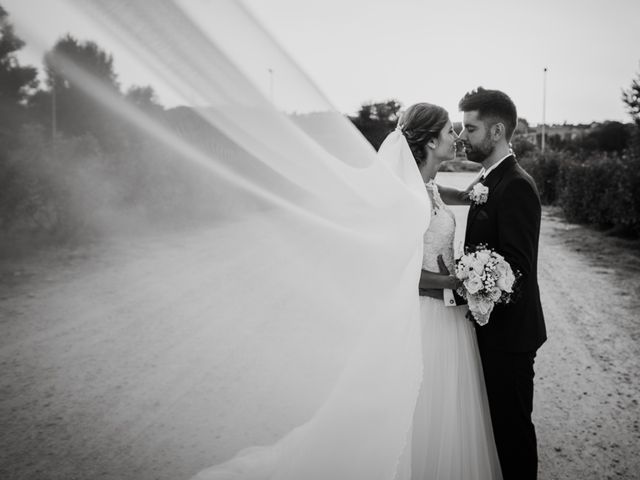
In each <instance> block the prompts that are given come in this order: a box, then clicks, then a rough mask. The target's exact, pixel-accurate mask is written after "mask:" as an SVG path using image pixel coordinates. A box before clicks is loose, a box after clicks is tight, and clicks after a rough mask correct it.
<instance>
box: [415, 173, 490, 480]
mask: <svg viewBox="0 0 640 480" xmlns="http://www.w3.org/2000/svg"><path fill="white" fill-rule="evenodd" d="M426 186H427V190H428V192H429V194H430V196H431V199H432V204H433V211H432V215H431V223H430V225H429V228H428V229H427V231H426V233H425V235H424V254H423V264H422V267H423V268H424V269H425V270H430V271H435V272H437V271H438V264H437V256H438V255H442V256H443V259H444V262H445V264H446V265H447V268H448V269H449V271H453V268H454V252H453V244H454V243H453V241H454V233H455V225H456V224H455V216H454V214H453V212H452V211H451V210H450V209H449V208H447V206H446V205H445V204H444V203H443V201H442V199H441V198H440V195H439V193H438V188H437V186H436V184H435V183H434V182H429V183H428V184H427V185H426ZM466 312H467V307H466V306H464V305H463V306H455V307H447V306H445V305H444V302H443V301H442V300H439V299H434V298H430V297H421V298H420V316H421V332H422V355H423V365H424V371H423V382H422V386H421V389H420V394H419V397H418V402H417V405H416V410H415V413H414V417H413V418H414V420H413V436H412V443H411V448H410V449H407V450H406V451H405V454H404V457H403V468H405V469H406V470H410V472H411V474H410V476H409V475H405V477H406V478H411V479H412V480H448V479H450V480H494V479H500V478H502V475H501V472H500V465H499V462H498V455H497V452H496V447H495V443H494V440H493V431H492V428H491V420H490V416H489V406H488V403H487V394H486V389H485V386H484V380H483V374H482V365H481V363H480V355H479V353H478V345H477V341H476V334H475V331H474V326H473V324H472V323H471V322H470V321H469V320H468V319H467V318H466V317H465V314H466Z"/></svg>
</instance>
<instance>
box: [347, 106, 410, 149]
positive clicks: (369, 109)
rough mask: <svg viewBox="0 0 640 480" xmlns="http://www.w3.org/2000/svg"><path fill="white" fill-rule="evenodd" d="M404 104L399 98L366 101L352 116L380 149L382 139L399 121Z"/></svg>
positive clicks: (374, 146)
mask: <svg viewBox="0 0 640 480" xmlns="http://www.w3.org/2000/svg"><path fill="white" fill-rule="evenodd" d="M401 108H402V104H401V103H400V102H399V101H398V100H393V99H391V100H387V101H385V102H378V103H365V104H363V105H362V107H361V108H360V110H359V111H358V114H357V115H356V116H355V117H350V119H351V121H352V122H353V124H354V125H355V126H356V128H357V129H358V130H360V132H361V133H362V135H364V136H365V138H366V139H367V140H368V141H369V143H371V145H373V148H375V149H376V150H378V148H380V145H381V144H382V141H383V140H384V139H385V137H386V136H387V135H388V134H389V132H391V131H392V130H393V129H394V128H395V127H396V124H397V123H398V113H399V111H400V109H401Z"/></svg>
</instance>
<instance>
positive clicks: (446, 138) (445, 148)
mask: <svg viewBox="0 0 640 480" xmlns="http://www.w3.org/2000/svg"><path fill="white" fill-rule="evenodd" d="M456 140H458V135H457V134H456V132H455V130H454V129H453V124H452V123H451V120H448V121H447V124H446V125H445V126H444V127H443V128H442V130H440V133H439V134H438V143H437V145H436V148H435V149H434V152H433V153H434V155H435V157H436V158H437V159H438V160H439V161H441V162H444V161H446V160H453V159H454V158H455V157H456Z"/></svg>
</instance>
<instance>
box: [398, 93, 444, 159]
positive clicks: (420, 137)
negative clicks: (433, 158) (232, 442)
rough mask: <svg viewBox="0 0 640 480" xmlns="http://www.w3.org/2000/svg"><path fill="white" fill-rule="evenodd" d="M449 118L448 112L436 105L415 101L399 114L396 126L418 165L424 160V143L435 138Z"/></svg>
mask: <svg viewBox="0 0 640 480" xmlns="http://www.w3.org/2000/svg"><path fill="white" fill-rule="evenodd" d="M448 120H449V113H448V112H447V111H446V110H445V109H444V108H442V107H439V106H438V105H433V104H431V103H416V104H414V105H411V106H410V107H409V108H407V110H406V111H405V112H404V113H403V114H402V115H401V116H400V119H399V120H398V127H399V128H400V131H401V132H402V134H403V135H404V136H405V138H406V139H407V143H408V144H409V148H411V153H413V157H414V158H415V159H416V163H417V164H418V166H420V165H422V164H423V163H424V162H425V161H426V153H425V145H426V144H427V142H428V141H429V140H431V139H432V138H437V137H438V135H439V134H440V130H442V129H443V128H444V126H445V125H446V124H447V121H448Z"/></svg>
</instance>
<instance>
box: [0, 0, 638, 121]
mask: <svg viewBox="0 0 640 480" xmlns="http://www.w3.org/2000/svg"><path fill="white" fill-rule="evenodd" d="M179 1H180V2H181V3H183V4H190V3H191V7H192V8H194V9H196V11H197V9H198V8H201V7H199V6H198V3H200V4H203V3H206V2H207V0H179ZM215 2H216V0H209V2H208V3H209V5H208V7H209V8H207V9H203V10H202V18H201V24H202V25H203V26H204V28H206V24H207V15H210V14H211V12H213V11H215ZM245 3H246V5H247V6H248V7H249V9H250V10H251V11H252V12H253V14H254V15H255V16H256V17H257V18H258V20H260V22H261V23H262V24H263V25H264V26H265V28H266V29H267V30H268V31H269V32H270V33H271V34H272V36H273V37H274V38H275V40H276V41H277V42H278V43H279V44H280V45H281V46H282V48H283V49H284V50H285V51H286V52H288V54H289V55H290V56H291V57H292V58H293V59H294V61H295V62H296V63H297V64H298V65H299V66H300V67H301V68H302V69H303V70H304V71H305V72H306V73H307V74H308V76H309V77H310V78H311V79H312V80H313V81H314V82H315V83H316V85H317V86H318V87H319V89H320V90H321V91H322V92H323V93H324V94H325V95H326V96H327V97H328V98H329V100H330V102H331V103H332V104H333V105H334V106H335V108H336V109H338V110H339V111H341V112H343V113H348V114H353V113H355V112H356V111H357V110H358V108H359V106H360V105H361V104H362V103H364V102H378V101H384V100H387V99H392V98H393V99H397V100H400V101H401V102H402V104H403V105H405V106H408V105H410V104H412V103H415V102H421V101H426V102H430V103H436V104H439V105H442V106H443V107H445V108H446V109H447V110H449V112H450V113H451V115H452V118H453V119H454V120H459V118H457V117H459V116H460V114H459V112H458V111H457V103H458V100H459V99H460V97H461V96H462V95H463V94H464V93H465V92H466V91H468V90H471V89H473V88H475V87H477V86H479V85H481V86H483V87H485V88H496V89H500V90H503V91H505V92H506V93H508V94H509V95H510V96H511V97H512V98H513V100H514V102H515V103H516V105H517V106H518V112H519V116H520V117H523V118H525V119H527V120H528V121H529V123H530V124H532V125H533V124H539V123H542V120H543V104H544V105H545V106H546V111H545V121H546V123H547V124H553V123H564V122H567V123H590V122H592V121H604V120H618V121H623V122H628V121H630V117H629V116H628V114H627V113H626V112H625V108H624V104H623V103H622V101H621V99H620V97H621V91H622V89H623V88H628V87H629V85H630V84H631V81H632V79H633V78H634V77H636V76H637V75H638V72H639V71H640V1H637V0H609V1H607V2H603V1H601V0H582V1H580V2H576V1H574V0H555V1H554V0H536V1H532V0H530V1H522V0H510V1H509V0H484V1H478V0H460V1H458V2H455V3H454V2H449V1H445V0H439V1H431V0H429V1H427V0H245ZM0 4H1V5H2V6H3V7H4V8H5V9H6V10H7V11H8V12H9V15H10V21H12V23H14V24H15V26H16V31H17V33H18V35H20V36H22V37H23V38H24V39H25V40H27V42H28V45H27V48H25V49H24V50H23V51H22V52H21V54H20V57H19V58H20V60H21V62H22V63H24V64H30V65H36V66H41V57H42V51H43V49H46V48H50V47H51V46H53V44H54V43H55V41H56V40H57V39H58V38H59V37H61V36H62V35H64V34H65V33H67V32H69V33H71V34H72V35H74V36H75V37H77V38H79V39H81V40H94V41H96V42H97V43H98V44H99V45H100V46H101V47H102V48H104V49H105V50H107V51H109V52H111V53H112V54H113V56H114V64H115V70H116V72H117V73H118V75H119V79H120V81H121V83H122V84H123V86H125V87H126V86H127V85H132V84H137V85H146V84H151V85H153V86H154V87H155V88H156V90H157V91H158V94H159V97H160V100H161V102H162V103H163V104H164V105H166V106H174V105H175V104H177V103H180V101H179V100H178V99H177V98H175V97H172V96H171V94H170V92H169V91H165V90H163V88H162V86H161V85H157V82H155V81H154V80H155V79H154V78H153V76H150V74H149V73H148V72H145V71H144V70H142V69H141V68H140V66H139V62H136V60H135V59H134V58H133V57H131V56H130V55H129V54H128V52H127V51H126V49H123V48H122V46H121V45H118V44H117V43H113V41H112V40H111V39H110V38H109V37H107V36H103V35H102V34H101V32H100V31H99V29H97V28H96V26H95V25H91V23H90V22H89V21H88V20H87V19H86V18H84V17H83V16H82V15H80V14H79V13H78V12H76V11H75V10H74V9H73V7H71V6H69V5H68V4H67V3H66V2H65V0H0ZM36 37H37V41H35V39H36ZM36 43H37V44H38V45H36ZM545 67H546V68H547V69H548V71H547V74H546V101H543V100H544V94H543V92H544V84H545V74H544V68H545ZM264 81H265V84H266V83H267V82H271V81H272V82H273V86H272V87H270V88H273V90H274V91H275V95H276V96H278V95H279V96H281V97H282V96H283V95H286V91H283V90H286V89H284V88H281V89H279V83H278V70H277V69H274V71H273V73H272V74H267V73H266V72H265V74H264Z"/></svg>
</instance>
